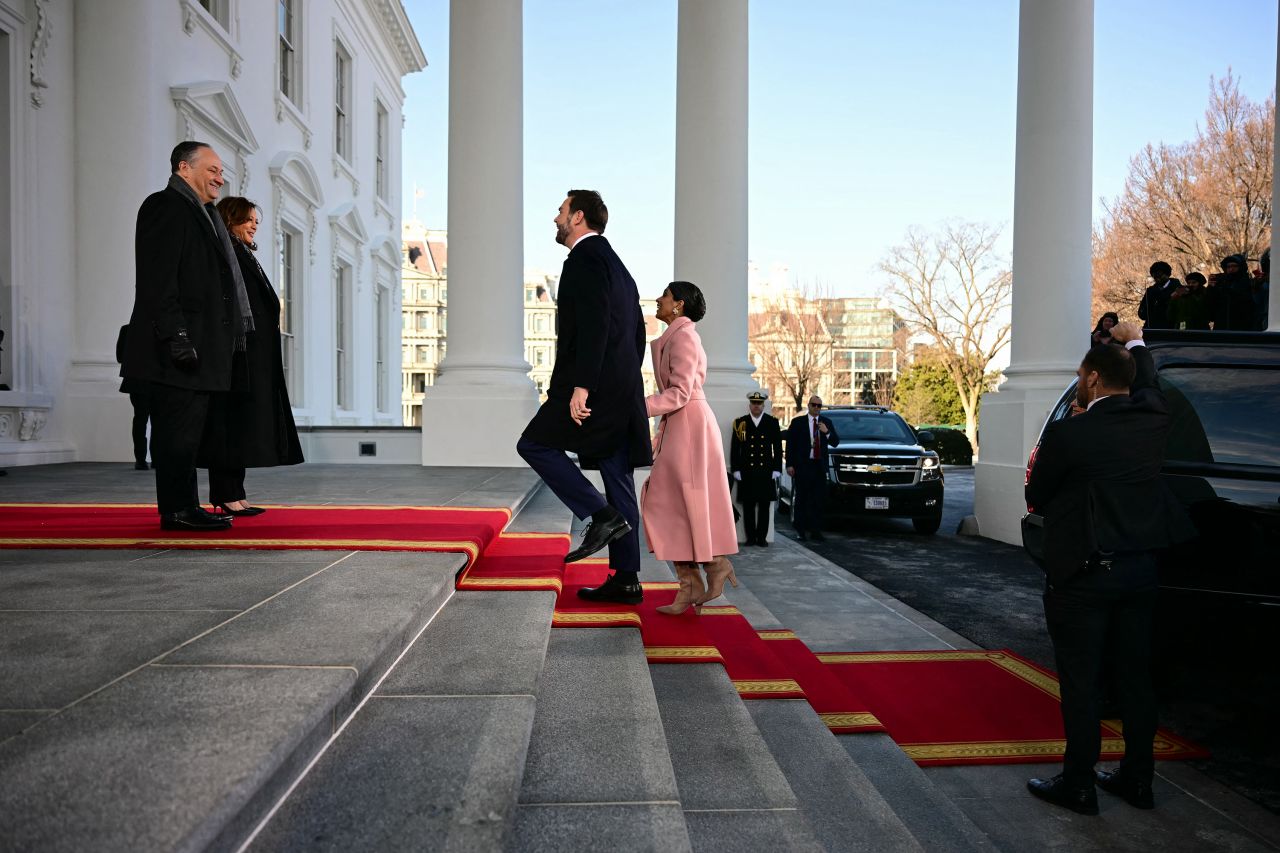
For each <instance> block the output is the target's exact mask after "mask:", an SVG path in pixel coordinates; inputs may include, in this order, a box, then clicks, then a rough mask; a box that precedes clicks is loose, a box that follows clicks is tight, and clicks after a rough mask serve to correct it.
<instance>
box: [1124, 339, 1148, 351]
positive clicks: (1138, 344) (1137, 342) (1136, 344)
mask: <svg viewBox="0 0 1280 853" xmlns="http://www.w3.org/2000/svg"><path fill="white" fill-rule="evenodd" d="M1146 345H1147V344H1146V342H1145V341H1143V340H1142V338H1138V339H1137V340H1132V341H1128V342H1127V343H1125V345H1124V348H1125V349H1133V348H1134V347H1145V346H1146Z"/></svg>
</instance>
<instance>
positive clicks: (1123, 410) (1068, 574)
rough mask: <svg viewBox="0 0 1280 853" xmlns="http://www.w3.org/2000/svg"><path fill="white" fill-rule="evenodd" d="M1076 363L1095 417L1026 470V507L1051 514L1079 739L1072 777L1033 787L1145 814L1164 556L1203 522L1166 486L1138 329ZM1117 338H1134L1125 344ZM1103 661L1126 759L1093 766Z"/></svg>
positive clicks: (1068, 762) (1070, 711) (1067, 424)
mask: <svg viewBox="0 0 1280 853" xmlns="http://www.w3.org/2000/svg"><path fill="white" fill-rule="evenodd" d="M1111 335H1112V341H1113V342H1114V343H1112V344H1100V345H1098V346H1095V347H1093V348H1092V349H1090V350H1089V352H1088V353H1087V354H1086V355H1085V357H1084V360H1083V362H1081V364H1080V368H1079V370H1077V376H1078V377H1079V379H1078V382H1077V385H1076V403H1077V406H1078V407H1079V408H1080V409H1083V411H1082V412H1081V413H1080V414H1078V415H1075V416H1074V417H1070V418H1067V419H1066V420H1062V421H1058V422H1056V423H1054V424H1051V425H1050V426H1049V427H1048V428H1047V429H1046V430H1045V433H1044V437H1043V438H1042V439H1041V442H1040V446H1039V447H1038V448H1037V450H1036V452H1035V455H1034V457H1033V461H1032V465H1031V468H1030V471H1029V472H1028V476H1027V486H1026V499H1027V505H1028V507H1030V508H1033V509H1034V511H1036V512H1038V513H1041V514H1043V515H1044V516H1045V571H1046V573H1047V574H1048V579H1047V584H1046V588H1045V593H1044V610H1045V619H1046V621H1047V622H1048V627H1049V636H1050V637H1051V638H1052V640H1053V647H1054V654H1055V657H1056V659H1057V668H1058V677H1059V681H1060V685H1061V699H1062V722H1063V727H1064V728H1065V730H1066V736H1067V747H1066V754H1065V756H1064V757H1063V768H1062V773H1061V774H1059V775H1057V776H1055V777H1053V778H1052V779H1032V780H1031V781H1029V782H1028V783H1027V787H1028V789H1029V790H1030V791H1031V793H1032V794H1034V795H1036V796H1037V797H1039V798H1040V799H1043V800H1046V801H1048V802H1050V803H1053V804H1055V805H1059V806H1064V807H1066V808H1068V809H1071V810H1072V811H1075V812H1078V813H1080V814H1091V815H1092V814H1097V813H1098V800H1097V794H1096V792H1095V790H1094V785H1095V783H1096V784H1097V785H1098V786H1099V787H1101V788H1102V789H1103V790H1104V791H1108V792H1110V793H1113V794H1115V795H1117V796H1119V797H1121V798H1123V799H1124V800H1125V801H1126V802H1128V803H1129V804H1130V805H1133V806H1135V807H1137V808H1142V809H1149V808H1153V806H1154V800H1153V798H1152V794H1151V782H1152V777H1153V776H1154V763H1153V759H1152V748H1153V742H1154V740H1155V734H1156V700H1155V692H1154V690H1153V688H1152V684H1151V672H1150V655H1151V621H1152V612H1153V609H1154V604H1155V596H1156V585H1157V576H1156V560H1155V556H1154V554H1153V552H1154V551H1155V550H1157V549H1160V548H1165V547H1168V546H1170V545H1173V544H1176V542H1178V541H1180V540H1181V539H1182V538H1185V534H1184V533H1183V531H1185V530H1186V529H1189V527H1190V523H1189V521H1187V520H1186V517H1185V515H1184V514H1183V511H1182V508H1181V505H1180V504H1179V503H1178V501H1177V499H1176V498H1175V497H1173V495H1172V494H1171V493H1170V492H1169V491H1168V490H1167V488H1166V487H1165V486H1164V484H1163V482H1162V481H1161V480H1160V468H1161V465H1162V463H1163V461H1164V451H1165V442H1166V439H1167V437H1168V433H1169V424H1170V420H1169V410H1168V408H1167V407H1166V404H1165V399H1164V395H1163V393H1161V391H1160V387H1159V385H1158V384H1157V382H1156V369H1155V364H1154V363H1153V362H1152V360H1151V355H1150V353H1148V352H1147V350H1146V347H1145V346H1144V344H1143V341H1142V331H1141V329H1139V328H1138V327H1137V325H1136V324H1134V323H1120V324H1118V325H1116V326H1115V327H1114V328H1113V329H1112V330H1111ZM1116 344H1123V348H1122V347H1121V346H1116ZM1104 657H1105V658H1106V659H1107V660H1108V662H1109V664H1110V668H1111V673H1112V675H1113V676H1114V679H1115V685H1116V691H1117V694H1118V699H1119V703H1120V710H1121V717H1122V720H1123V722H1124V743H1125V754H1124V760H1123V761H1122V762H1121V764H1120V768H1119V770H1116V771H1097V772H1096V773H1095V771H1094V765H1095V764H1096V763H1097V761H1098V756H1099V753H1100V750H1101V732H1100V728H1099V725H1100V720H1099V712H1098V708H1099V674H1100V671H1101V670H1102V667H1103V661H1104Z"/></svg>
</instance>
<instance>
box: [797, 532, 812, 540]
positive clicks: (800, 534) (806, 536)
mask: <svg viewBox="0 0 1280 853" xmlns="http://www.w3.org/2000/svg"><path fill="white" fill-rule="evenodd" d="M796 538H797V539H799V540H800V541H801V542H807V541H808V539H809V534H807V533H805V532H804V531H803V530H797V531H796Z"/></svg>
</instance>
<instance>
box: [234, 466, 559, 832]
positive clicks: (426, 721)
mask: <svg viewBox="0 0 1280 853" xmlns="http://www.w3.org/2000/svg"><path fill="white" fill-rule="evenodd" d="M470 496H472V497H474V495H473V494H472V495H470ZM548 497H550V501H548ZM467 498H468V495H464V496H463V497H462V498H460V499H459V502H465V500H466V499H467ZM512 510H513V513H514V514H515V516H514V518H513V519H512V522H511V523H510V524H509V525H508V528H507V529H508V530H510V531H513V532H532V531H542V532H554V531H556V530H557V529H559V530H566V531H567V530H568V526H569V516H568V512H567V511H566V510H565V509H564V507H563V506H562V505H560V503H559V501H556V500H555V498H554V496H552V495H550V493H549V492H547V491H546V490H545V489H540V488H538V487H537V486H536V485H535V486H534V487H533V488H531V489H529V491H528V493H527V494H526V495H525V496H524V498H523V500H521V501H520V502H519V503H518V504H514V505H512ZM554 604H555V595H554V594H553V593H550V592H505V591H503V592H475V591H462V592H457V593H455V594H454V595H453V597H452V598H451V599H450V600H449V602H448V604H447V606H445V607H443V608H442V609H441V610H440V611H439V613H438V614H437V615H436V617H435V619H434V620H433V621H432V622H431V624H430V625H429V626H428V627H427V628H426V630H424V631H423V632H422V634H421V636H419V637H418V638H417V640H416V641H415V642H414V643H413V644H412V645H411V646H410V647H409V648H407V649H406V650H405V651H404V653H403V655H402V656H401V657H400V658H399V659H398V660H397V661H396V662H395V666H394V667H393V668H392V669H391V670H390V671H389V672H388V673H387V674H386V677H385V678H384V679H383V680H382V681H381V683H380V684H379V685H378V687H377V689H376V691H375V692H374V694H373V695H372V696H371V697H370V699H369V701H368V702H367V703H365V705H364V706H363V707H361V708H360V709H358V711H357V713H355V714H353V715H352V716H351V718H350V719H349V721H348V722H347V725H346V726H345V728H344V729H343V730H342V731H341V733H340V736H339V737H337V738H335V739H334V742H333V744H332V745H331V747H330V748H329V750H328V751H327V752H326V753H325V754H324V755H323V756H322V757H321V758H320V759H319V760H318V761H317V762H316V763H315V765H314V766H313V767H312V768H311V769H310V771H309V772H308V773H307V774H306V775H305V777H304V778H302V779H301V780H299V782H298V784H297V785H296V787H295V789H294V790H293V791H291V792H290V794H289V795H288V796H287V797H286V798H284V799H283V801H282V802H281V803H280V804H279V806H278V807H277V809H276V811H275V813H274V814H273V815H272V816H271V818H270V819H269V820H268V821H266V822H265V823H264V824H263V826H262V827H261V828H260V830H259V831H258V833H257V834H256V836H255V837H254V839H253V841H252V844H251V849H255V850H259V849H260V850H299V851H302V850H307V851H310V850H414V849H433V850H436V849H439V850H496V849H501V848H502V847H503V845H504V844H505V843H506V840H507V838H508V836H509V835H510V830H511V827H512V825H513V824H514V816H515V814H514V813H515V808H516V800H517V796H518V793H519V788H520V782H521V779H522V777H523V772H524V762H525V755H526V753H527V750H528V744H529V737H530V733H531V731H532V728H533V716H534V707H535V705H534V703H535V696H536V693H537V689H538V683H539V681H540V678H541V674H542V667H543V661H544V659H545V657H546V650H547V641H548V637H549V635H550V632H551V614H552V610H553V608H554Z"/></svg>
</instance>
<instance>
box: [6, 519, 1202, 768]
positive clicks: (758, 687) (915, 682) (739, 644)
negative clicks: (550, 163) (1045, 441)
mask: <svg viewBox="0 0 1280 853" xmlns="http://www.w3.org/2000/svg"><path fill="white" fill-rule="evenodd" d="M510 519H511V513H510V512H509V511H508V510H506V509H487V508H479V507H406V506H341V507H335V506H279V507H271V508H270V511H269V512H267V513H266V514H264V515H261V516H257V517H254V518H240V519H236V521H235V526H234V527H232V528H231V529H230V530H226V531H218V532H215V533H179V532H169V531H162V530H160V525H159V521H158V519H157V516H156V512H155V506H154V505H153V504H17V503H8V504H0V548H192V549H199V548H210V549H212V548H260V549H280V550H285V549H341V550H362V551H456V552H462V553H465V554H467V556H468V561H467V566H466V567H465V568H464V569H463V571H462V572H461V573H460V574H459V577H458V588H459V589H474V590H499V589H503V590H550V591H553V592H555V593H557V597H556V605H555V613H554V616H553V623H552V624H553V625H555V626H556V627H562V628H564V627H574V628H579V627H609V626H629V627H635V628H638V629H639V630H640V636H641V639H642V640H643V642H644V647H645V654H646V656H647V657H648V659H649V661H650V662H651V663H719V664H722V665H723V666H724V668H725V671H726V672H727V673H728V675H729V678H730V679H731V680H732V681H733V684H734V686H735V687H736V688H737V690H738V693H739V695H740V696H742V698H744V699H805V700H807V701H808V702H809V704H810V705H812V706H813V709H814V710H815V711H816V712H817V713H818V714H819V716H820V717H821V718H822V720H823V722H824V723H826V725H827V726H828V727H829V728H830V729H831V730H832V731H833V732H837V733H841V734H846V733H854V732H871V731H887V732H888V733H889V734H890V735H891V736H892V737H893V739H894V741H895V742H897V743H898V744H899V746H901V747H902V749H903V750H904V751H905V752H906V753H907V754H908V755H910V756H911V757H912V758H913V759H914V760H915V761H916V762H917V763H919V764H924V765H929V764H1008V763H1019V762H1053V761H1058V760H1059V759H1061V757H1062V751H1063V746H1064V743H1063V735H1062V718H1061V715H1060V713H1059V709H1058V682H1057V679H1056V678H1055V677H1054V676H1053V674H1052V673H1049V672H1047V671H1045V670H1042V669H1040V668H1039V667H1037V666H1035V665H1034V664H1032V663H1031V662H1029V661H1026V660H1023V659H1022V658H1020V657H1018V656H1017V655H1015V654H1013V653H1012V652H1009V651H925V652H860V653H851V654H843V653H842V654H821V655H817V656H815V655H814V654H813V652H811V651H810V650H809V648H808V647H807V646H806V645H805V644H804V643H803V642H801V641H800V640H799V639H798V638H797V637H796V636H795V634H794V633H792V632H790V631H786V630H770V631H757V630H755V629H754V628H753V627H752V626H751V624H750V623H749V622H748V621H747V620H746V619H745V618H744V617H743V616H742V614H741V613H740V612H739V611H738V610H737V608H735V607H727V606H718V607H706V608H703V611H702V614H701V615H697V614H695V613H694V611H693V609H692V608H690V609H689V610H687V611H685V612H684V613H683V614H681V615H680V616H666V615H663V614H660V613H657V612H655V609H656V608H657V607H659V606H661V605H664V604H668V603H670V602H671V600H672V599H673V598H675V595H676V591H677V589H678V588H679V585H678V584H677V583H675V582H664V583H646V584H644V590H645V597H644V603H643V604H641V605H640V606H639V607H624V606H621V605H601V604H595V603H592V602H587V601H583V600H582V599H580V598H578V595H577V592H578V590H579V589H581V588H582V587H584V586H595V585H597V584H599V583H600V582H601V581H603V580H604V579H605V577H606V576H607V575H608V573H609V568H608V566H607V564H606V563H607V561H606V560H603V559H593V560H584V561H582V562H580V563H574V564H571V565H569V566H565V564H564V555H565V553H566V552H567V551H568V548H569V536H568V535H566V534H544V533H502V532H501V531H502V529H503V528H504V527H505V526H506V524H507V523H508V522H509V521H510ZM1102 734H1103V742H1102V749H1103V755H1102V757H1103V758H1104V759H1116V758H1119V757H1121V755H1122V754H1123V752H1124V741H1123V739H1122V737H1121V735H1120V729H1119V725H1118V723H1115V722H1106V723H1103V726H1102ZM1207 755H1208V753H1207V752H1206V751H1205V750H1203V749H1201V748H1200V747H1198V746H1196V745H1194V744H1192V743H1189V742H1188V741H1185V740H1183V739H1181V738H1179V737H1177V736H1175V735H1172V734H1170V733H1168V732H1166V731H1164V730H1163V729H1162V730H1161V731H1160V733H1159V734H1158V736H1157V738H1156V757H1157V758H1164V759H1170V758H1201V757H1206V756H1207Z"/></svg>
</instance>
